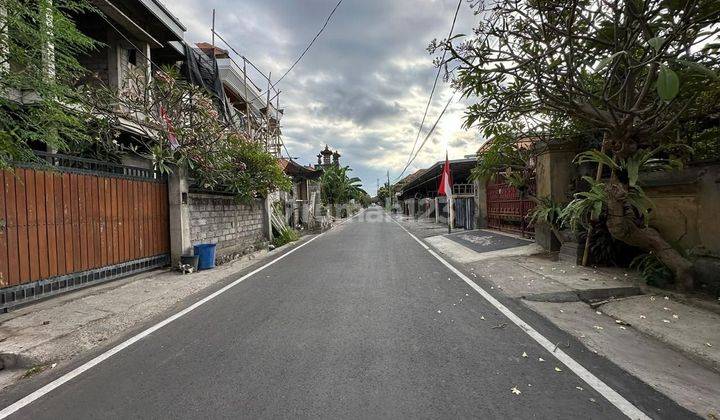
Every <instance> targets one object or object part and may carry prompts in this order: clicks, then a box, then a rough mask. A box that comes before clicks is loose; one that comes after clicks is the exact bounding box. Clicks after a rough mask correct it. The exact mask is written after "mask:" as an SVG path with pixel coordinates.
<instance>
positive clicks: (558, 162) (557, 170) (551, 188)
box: [535, 142, 577, 251]
mask: <svg viewBox="0 0 720 420" xmlns="http://www.w3.org/2000/svg"><path fill="white" fill-rule="evenodd" d="M535 153H537V161H536V166H535V183H536V184H535V185H536V197H538V198H544V197H550V198H552V199H553V200H554V201H555V202H558V203H565V202H568V201H570V199H571V196H572V193H573V192H574V191H573V190H572V184H571V183H572V180H573V178H574V177H575V173H576V171H577V166H576V165H575V164H574V163H573V159H574V158H575V155H576V154H577V145H576V143H574V142H562V143H557V144H554V143H551V144H548V143H545V142H539V143H537V144H536V145H535ZM535 242H537V243H538V244H539V245H541V246H542V247H543V248H545V249H547V250H550V251H558V250H560V242H559V241H558V240H557V238H555V235H553V233H552V231H551V230H550V228H549V227H548V226H544V225H542V224H537V225H536V226H535Z"/></svg>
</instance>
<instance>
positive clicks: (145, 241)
mask: <svg viewBox="0 0 720 420" xmlns="http://www.w3.org/2000/svg"><path fill="white" fill-rule="evenodd" d="M168 252H169V233H168V202H167V183H166V182H164V181H157V180H142V179H133V178H132V177H120V176H112V175H110V176H106V175H101V174H91V173H88V174H85V173H78V172H77V171H64V170H62V169H59V170H54V169H51V170H47V169H38V168H16V169H13V170H6V171H0V287H9V286H16V285H23V284H27V283H32V282H35V281H38V280H43V279H48V278H53V277H57V276H63V275H68V274H72V273H77V272H84V271H88V270H93V269H98V268H102V267H106V266H113V265H117V264H119V263H123V262H127V261H132V260H138V259H142V258H146V257H151V256H157V255H162V254H167V253H168Z"/></svg>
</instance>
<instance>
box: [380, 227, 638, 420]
mask: <svg viewBox="0 0 720 420" xmlns="http://www.w3.org/2000/svg"><path fill="white" fill-rule="evenodd" d="M390 218H391V220H392V221H393V222H394V223H395V224H396V225H398V226H400V228H401V229H402V230H404V231H405V233H407V234H408V235H410V237H411V238H413V239H414V240H415V241H416V242H417V243H419V244H420V245H421V246H422V247H423V248H424V249H425V250H426V251H428V252H429V253H430V255H432V256H433V257H435V259H437V260H438V261H440V262H441V263H442V264H443V265H444V266H446V267H447V268H448V269H450V271H452V272H453V273H455V275H457V276H458V277H460V278H461V279H462V280H463V281H465V283H467V285H468V286H470V287H471V288H472V289H473V290H475V291H476V292H477V293H478V294H480V296H482V297H483V298H484V299H485V300H486V301H488V303H490V304H491V305H492V306H494V307H495V309H497V310H498V311H500V313H502V314H503V315H505V317H506V318H508V319H509V320H510V321H511V322H512V323H513V324H515V325H517V326H518V327H520V329H521V330H523V331H524V332H525V333H526V334H527V335H529V336H530V338H532V339H533V340H535V341H536V342H537V343H538V344H540V346H542V347H543V348H544V349H545V350H547V351H549V352H550V354H552V355H553V356H554V357H555V358H556V359H558V361H560V363H562V364H564V365H565V366H567V368H568V369H570V370H571V371H572V372H573V373H574V374H575V375H577V376H578V377H579V378H580V379H582V380H583V381H585V383H587V384H588V385H589V386H590V387H591V388H593V389H594V390H595V391H597V392H598V393H599V394H600V395H602V396H603V398H605V399H606V400H608V402H610V404H612V405H614V406H615V407H616V408H617V409H618V410H620V412H622V413H623V414H624V415H625V416H627V417H629V418H631V419H642V420H650V417H649V416H648V415H647V414H645V413H644V412H643V411H642V410H640V409H639V408H637V407H635V405H633V404H632V403H631V402H630V401H628V400H627V399H625V397H623V396H622V395H620V394H619V393H618V392H617V391H615V390H614V389H612V388H611V387H610V386H609V385H608V384H606V383H605V382H603V381H602V380H601V379H600V378H598V377H597V376H595V375H594V374H593V373H592V372H590V371H589V370H587V369H586V368H585V367H584V366H583V365H581V364H580V363H579V362H577V361H575V359H573V358H572V357H571V356H570V355H568V354H567V353H565V352H564V351H562V349H559V348H556V346H555V344H553V343H552V342H551V341H550V340H548V339H547V338H545V336H544V335H542V334H540V333H539V332H538V331H537V330H536V329H534V328H533V327H531V326H530V324H528V323H527V322H525V321H523V320H522V318H520V317H519V316H517V315H515V313H514V312H513V311H511V310H510V309H508V307H507V306H505V305H503V304H502V303H501V302H500V301H499V300H497V299H496V298H495V297H494V296H492V295H491V294H490V293H488V292H487V291H486V290H485V289H483V288H482V287H480V286H479V285H478V284H477V283H475V282H474V281H472V280H471V279H470V278H469V277H468V276H466V275H465V274H464V273H463V272H462V271H460V270H458V269H457V268H455V266H453V265H452V264H450V263H449V262H448V261H447V260H445V259H444V258H443V257H441V256H440V255H438V254H437V253H436V252H435V251H434V250H432V249H430V247H429V246H428V245H427V244H425V242H423V241H422V240H421V239H419V238H418V237H417V236H415V235H414V234H412V233H411V232H410V231H409V230H407V229H406V228H405V226H403V225H401V224H400V223H399V222H398V221H397V220H395V219H394V218H393V217H392V216H390Z"/></svg>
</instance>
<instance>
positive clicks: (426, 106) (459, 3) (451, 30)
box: [395, 0, 463, 181]
mask: <svg viewBox="0 0 720 420" xmlns="http://www.w3.org/2000/svg"><path fill="white" fill-rule="evenodd" d="M462 2H463V0H459V1H458V5H457V7H456V8H455V15H454V16H453V20H452V25H450V32H449V33H448V40H449V39H450V38H451V37H452V34H453V31H454V30H455V23H456V22H457V17H458V13H459V12H460V6H461V5H462ZM446 54H447V50H446V49H444V50H443V54H442V58H441V59H440V65H438V70H437V73H435V80H434V81H433V85H432V89H431V90H430V97H429V98H428V101H427V104H426V105H425V112H423V117H422V120H421V121H420V127H419V128H418V132H417V135H416V136H415V142H414V143H413V147H412V149H411V150H410V154H409V155H408V161H407V163H406V164H405V168H403V170H402V172H401V173H400V175H398V177H397V178H396V179H395V180H396V181H397V180H398V179H400V177H402V176H403V174H405V171H406V170H407V168H408V167H409V166H410V163H411V162H412V160H414V159H415V157H413V153H414V152H415V146H417V142H418V140H419V139H420V133H422V129H423V126H424V125H425V118H427V113H428V110H429V109H430V104H431V103H432V98H433V95H434V94H435V88H436V87H437V82H438V79H440V72H441V71H442V64H443V63H444V62H445V55H446ZM445 108H447V106H446V107H445ZM444 112H445V111H444V110H443V113H444ZM441 115H442V114H441ZM435 124H437V122H436V123H435ZM426 140H427V138H426ZM423 144H425V142H423ZM421 148H422V146H421ZM418 152H420V149H418ZM415 156H417V154H415ZM411 159H412V160H411Z"/></svg>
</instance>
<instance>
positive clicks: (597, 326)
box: [593, 325, 605, 330]
mask: <svg viewBox="0 0 720 420" xmlns="http://www.w3.org/2000/svg"><path fill="white" fill-rule="evenodd" d="M593 328H595V329H596V330H604V329H605V328H603V327H601V326H599V325H593Z"/></svg>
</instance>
